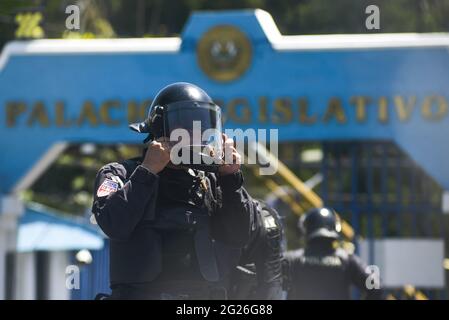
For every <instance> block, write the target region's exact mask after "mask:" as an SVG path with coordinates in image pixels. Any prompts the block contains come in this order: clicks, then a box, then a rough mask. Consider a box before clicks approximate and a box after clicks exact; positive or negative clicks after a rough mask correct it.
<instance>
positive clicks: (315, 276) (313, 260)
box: [285, 239, 382, 300]
mask: <svg viewBox="0 0 449 320" xmlns="http://www.w3.org/2000/svg"><path fill="white" fill-rule="evenodd" d="M320 240H321V239H316V241H312V242H310V243H309V244H308V245H307V248H306V249H305V250H304V249H299V250H295V251H289V252H287V253H286V254H285V261H286V263H287V266H288V267H287V270H288V275H287V277H288V280H289V289H288V299H289V300H299V299H312V300H326V299H335V300H347V299H350V288H351V285H354V286H355V287H357V288H358V289H360V290H361V291H362V292H364V293H365V295H366V298H367V299H380V298H381V297H382V293H381V290H379V289H371V290H369V289H368V288H367V286H366V280H367V278H368V276H369V273H367V272H366V271H365V267H366V266H365V264H364V263H363V262H362V261H361V260H360V259H359V258H358V257H357V256H356V255H353V254H348V253H347V252H346V251H344V250H343V249H334V248H333V247H332V245H331V243H330V242H329V241H320Z"/></svg>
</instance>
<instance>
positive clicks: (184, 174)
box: [92, 83, 255, 299]
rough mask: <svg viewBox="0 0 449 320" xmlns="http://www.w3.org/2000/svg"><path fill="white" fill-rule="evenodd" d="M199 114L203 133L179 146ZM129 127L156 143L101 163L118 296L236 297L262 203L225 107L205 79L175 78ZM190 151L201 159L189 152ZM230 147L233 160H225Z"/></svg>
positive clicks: (101, 201)
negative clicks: (249, 186)
mask: <svg viewBox="0 0 449 320" xmlns="http://www.w3.org/2000/svg"><path fill="white" fill-rule="evenodd" d="M195 122H199V124H200V126H201V129H200V130H201V132H200V133H201V134H200V135H199V136H200V139H201V141H193V142H192V141H191V142H188V143H183V144H180V146H181V147H180V148H178V151H177V152H175V153H173V152H172V151H173V150H174V148H175V147H177V146H179V143H180V142H179V141H178V140H176V141H170V139H169V138H170V137H171V135H172V133H173V132H174V130H177V129H181V130H185V132H187V133H188V137H190V138H191V137H192V133H193V136H195V132H194V130H195ZM130 127H131V129H133V130H135V131H137V132H141V133H146V134H148V136H147V138H146V139H145V142H149V144H148V145H147V148H146V149H145V150H144V154H143V156H142V157H139V158H135V159H130V160H126V161H124V162H121V163H117V162H115V163H110V164H107V165H105V166H104V167H102V168H101V169H100V171H99V172H98V174H97V177H96V182H95V190H96V191H95V192H96V193H95V195H94V203H93V207H92V212H93V214H94V215H95V218H96V220H97V222H98V224H99V226H100V227H101V229H102V230H103V231H104V232H105V234H106V235H107V236H108V237H109V238H110V284H111V289H112V298H113V299H215V298H218V299H225V298H227V288H229V279H230V273H231V272H232V270H233V269H234V267H235V266H236V265H237V262H238V260H239V258H240V252H241V248H242V247H244V246H245V245H246V244H247V242H248V240H249V238H250V233H251V229H252V228H253V229H254V227H255V225H254V221H253V218H254V215H255V214H254V212H255V203H254V202H253V200H252V198H251V197H250V195H249V194H248V193H247V192H246V190H245V189H244V188H243V187H242V184H243V176H242V173H241V171H240V155H239V153H238V152H237V150H236V149H235V147H234V144H233V141H232V139H227V137H226V136H224V135H223V138H222V134H221V113H220V108H219V107H218V106H217V105H215V104H214V102H213V101H212V99H211V98H210V97H209V96H208V95H207V93H206V92H204V91H203V90H202V89H201V88H199V87H197V86H195V85H193V84H189V83H174V84H171V85H169V86H167V87H165V88H163V89H162V90H161V91H160V92H159V93H158V94H157V95H156V97H155V99H154V100H153V102H152V105H151V107H150V111H149V115H148V118H147V119H146V120H145V121H144V122H142V123H138V124H132V125H131V126H130ZM206 130H209V131H212V133H211V134H209V135H206V136H204V135H203V133H205V131H206ZM214 132H215V133H214ZM178 138H179V137H178ZM181 140H182V139H181ZM178 142H179V143H178ZM195 146H201V147H202V149H201V150H203V151H202V152H200V153H198V152H197V149H195ZM205 148H206V149H207V150H208V151H207V152H204V150H205ZM184 152H186V153H187V154H188V155H192V154H193V155H196V156H199V159H200V162H199V163H198V162H193V161H184V159H185V158H184V157H183V156H184V155H185V154H186V153H184ZM195 152H196V153H195ZM222 154H225V155H230V156H229V157H228V158H230V159H231V162H227V163H223V162H220V161H221V160H222ZM173 155H181V157H180V158H181V160H182V161H181V162H179V163H174V162H173V161H172V160H173ZM212 158H214V159H215V160H217V159H218V160H219V161H209V160H210V159H212ZM190 160H191V158H190ZM206 160H207V161H206Z"/></svg>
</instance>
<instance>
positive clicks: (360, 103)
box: [349, 96, 371, 122]
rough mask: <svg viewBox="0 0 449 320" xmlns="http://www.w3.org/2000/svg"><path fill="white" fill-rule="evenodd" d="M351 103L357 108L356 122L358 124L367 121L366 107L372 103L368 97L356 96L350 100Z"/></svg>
mask: <svg viewBox="0 0 449 320" xmlns="http://www.w3.org/2000/svg"><path fill="white" fill-rule="evenodd" d="M349 101H350V103H351V104H352V105H354V106H355V114H356V120H357V121H358V122H365V121H366V105H367V104H369V103H371V99H370V98H368V97H362V96H354V97H351V98H350V100H349Z"/></svg>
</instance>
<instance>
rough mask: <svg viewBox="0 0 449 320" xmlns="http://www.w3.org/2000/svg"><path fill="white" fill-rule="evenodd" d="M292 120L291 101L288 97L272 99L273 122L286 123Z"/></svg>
mask: <svg viewBox="0 0 449 320" xmlns="http://www.w3.org/2000/svg"><path fill="white" fill-rule="evenodd" d="M292 120H293V111H292V101H291V100H290V99H289V98H279V99H276V100H274V112H273V123H277V124H286V123H289V122H291V121H292Z"/></svg>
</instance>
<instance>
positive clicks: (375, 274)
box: [365, 265, 380, 290]
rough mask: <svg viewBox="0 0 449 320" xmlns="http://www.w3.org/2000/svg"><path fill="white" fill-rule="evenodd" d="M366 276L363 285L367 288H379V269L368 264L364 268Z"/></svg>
mask: <svg viewBox="0 0 449 320" xmlns="http://www.w3.org/2000/svg"><path fill="white" fill-rule="evenodd" d="M365 272H366V273H367V274H368V277H367V278H366V280H365V287H366V288H367V289H368V290H373V289H380V269H379V267H378V266H376V265H370V266H367V267H366V268H365Z"/></svg>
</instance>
